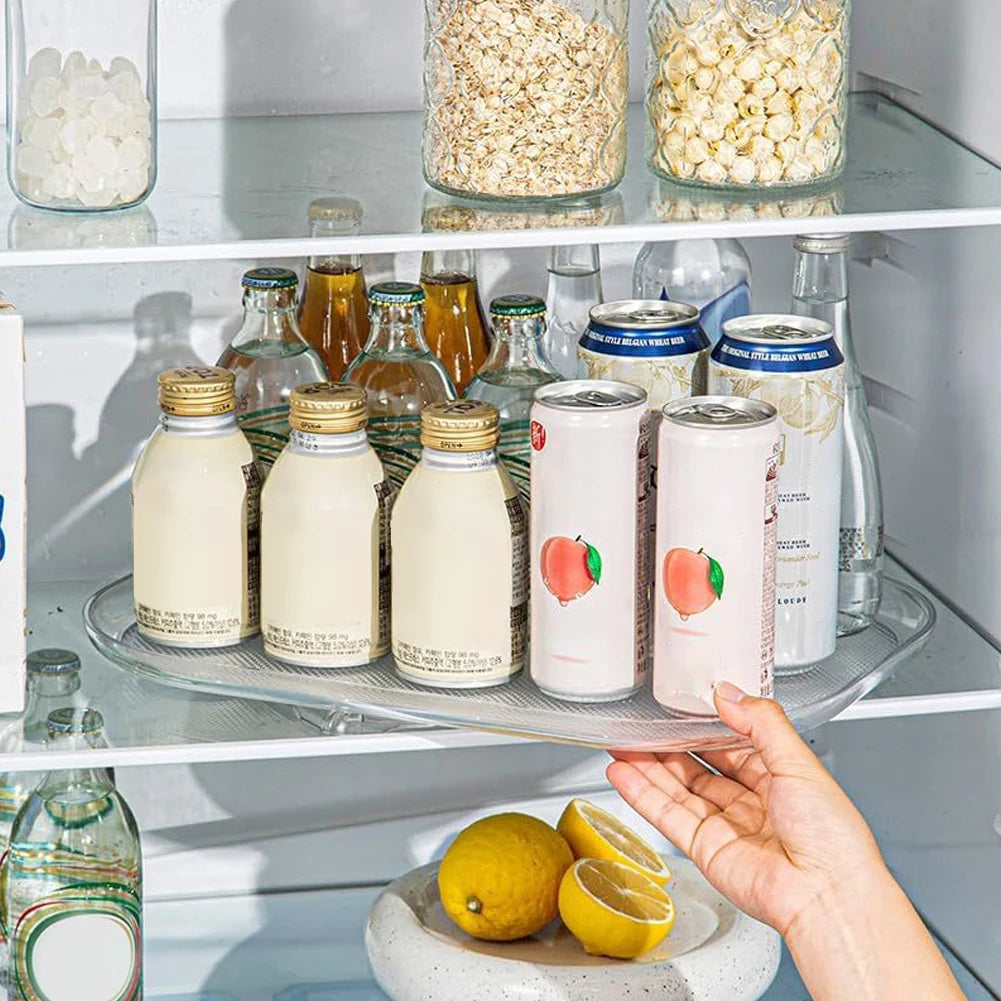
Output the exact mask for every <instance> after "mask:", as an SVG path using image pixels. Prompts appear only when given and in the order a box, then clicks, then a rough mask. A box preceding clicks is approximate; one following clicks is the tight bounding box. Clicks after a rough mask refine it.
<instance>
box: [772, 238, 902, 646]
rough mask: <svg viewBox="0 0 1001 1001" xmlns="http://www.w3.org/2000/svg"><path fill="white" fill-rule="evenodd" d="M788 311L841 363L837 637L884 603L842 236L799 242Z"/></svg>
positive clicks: (874, 478) (878, 497)
mask: <svg viewBox="0 0 1001 1001" xmlns="http://www.w3.org/2000/svg"><path fill="white" fill-rule="evenodd" d="M795 248H796V271H795V277H794V280H793V299H792V311H793V312H794V313H795V314H797V315H798V316H811V317H814V318H815V319H818V320H825V321H826V322H828V323H829V324H831V326H832V327H833V328H834V339H835V341H836V342H837V345H838V347H839V348H840V349H841V353H842V354H843V355H844V357H845V424H844V427H845V430H844V435H845V443H844V461H843V466H842V473H841V535H840V546H839V554H838V634H839V635H841V636H849V635H851V634H852V633H857V632H861V631H862V630H863V629H865V628H866V627H867V626H869V625H871V624H872V622H873V620H874V619H875V618H876V614H877V612H878V611H879V603H880V600H881V599H882V596H883V494H882V488H881V485H880V477H879V460H878V458H877V455H876V442H875V439H874V438H873V435H872V426H871V425H870V423H869V408H868V405H867V404H866V399H865V387H864V386H863V384H862V374H861V372H860V371H859V366H858V360H857V359H856V357H855V345H854V343H853V341H852V329H851V314H850V310H849V305H848V251H849V250H850V249H851V236H850V235H849V234H832V235H830V236H800V237H797V238H796V241H795Z"/></svg>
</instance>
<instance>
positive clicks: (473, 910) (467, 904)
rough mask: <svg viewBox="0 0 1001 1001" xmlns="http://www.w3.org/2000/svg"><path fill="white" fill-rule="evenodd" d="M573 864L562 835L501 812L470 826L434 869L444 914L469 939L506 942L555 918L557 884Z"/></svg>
mask: <svg viewBox="0 0 1001 1001" xmlns="http://www.w3.org/2000/svg"><path fill="white" fill-rule="evenodd" d="M572 864H573V852H571V851H570V846H569V845H568V844H567V843H566V841H565V840H564V839H563V837H562V836H561V835H560V834H558V833H557V832H556V831H555V830H553V828H552V827H550V826H549V825H548V824H546V823H544V822H543V821H541V820H539V819H537V818H536V817H529V816H527V815H526V814H524V813H500V814H497V816H495V817H485V818H484V819H483V820H478V821H476V823H475V824H471V825H470V826H469V827H467V828H466V829H465V830H464V831H462V832H461V833H460V834H459V836H458V837H457V838H456V839H455V841H453V842H452V844H451V846H450V847H449V849H448V851H447V852H445V857H444V858H443V859H442V860H441V866H440V867H439V869H438V892H439V894H440V895H441V902H442V906H443V907H444V908H445V913H446V914H447V915H448V916H449V917H450V918H451V919H452V920H453V921H454V922H455V923H456V924H457V925H458V926H459V927H460V928H461V929H462V930H463V931H464V932H466V933H467V934H469V935H472V936H473V938H482V939H487V940H488V941H491V942H510V941H513V940H514V939H516V938H524V937H525V936H526V935H534V934H535V933H536V932H538V931H541V930H542V929H543V928H545V927H546V925H547V924H549V922H550V921H553V920H554V919H555V918H556V916H557V915H558V914H559V893H560V881H561V880H562V879H563V874H564V873H565V872H566V871H567V869H569V868H570V866H571V865H572Z"/></svg>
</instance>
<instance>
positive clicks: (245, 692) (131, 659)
mask: <svg viewBox="0 0 1001 1001" xmlns="http://www.w3.org/2000/svg"><path fill="white" fill-rule="evenodd" d="M934 622H935V610H934V608H933V607H932V605H931V603H930V602H929V601H928V600H927V598H925V597H924V596H923V595H922V594H921V593H920V592H918V591H917V590H915V589H914V588H912V587H910V586H909V585H907V584H904V583H902V582H900V581H895V580H890V579H888V580H887V581H886V585H885V588H884V597H883V605H882V609H881V611H880V616H879V620H878V622H876V623H875V624H874V625H873V626H872V627H871V628H869V629H867V630H866V631H865V632H862V633H859V634H857V635H855V636H851V637H846V638H844V639H842V640H840V641H839V643H838V650H837V652H836V653H835V654H834V655H833V656H832V657H829V658H828V659H827V660H825V661H822V662H821V663H819V664H816V665H814V666H813V667H811V668H809V669H808V670H806V671H804V672H802V673H799V674H796V675H794V676H792V677H786V678H782V679H779V681H778V683H777V685H776V697H777V698H778V699H779V701H781V702H782V703H783V705H784V706H785V708H786V711H787V712H788V713H789V715H790V718H791V719H792V720H793V722H794V723H795V724H796V725H797V726H799V727H800V728H802V729H810V728H812V727H814V726H818V725H819V724H821V723H824V722H827V721H828V720H830V719H832V718H833V717H834V716H836V715H837V714H838V713H840V712H841V711H842V710H844V709H845V708H847V707H848V706H849V705H851V704H852V703H853V702H855V701H856V700H857V699H859V698H861V697H862V696H863V695H865V694H866V693H868V692H869V691H871V690H872V689H873V688H875V687H876V686H877V685H878V684H879V683H880V682H882V681H885V680H886V679H887V678H889V677H891V676H892V675H893V673H894V672H895V671H896V669H897V668H898V667H899V666H900V665H901V664H902V663H903V662H904V661H905V660H907V659H908V658H909V657H911V656H913V655H914V654H915V653H917V652H918V651H919V650H920V649H921V648H922V647H923V646H924V644H925V643H926V642H927V640H928V638H929V636H930V635H931V631H932V627H933V625H934ZM84 623H85V626H86V628H87V632H88V634H89V635H90V638H91V640H92V641H93V642H94V645H95V646H96V647H97V648H98V649H99V650H100V651H101V652H102V653H103V654H105V656H107V657H109V658H110V659H111V660H113V661H115V662H116V663H117V664H120V665H121V666H123V667H125V668H126V669H128V670H129V671H130V672H131V673H132V674H133V675H135V676H139V677H142V678H145V679H148V680H151V681H158V682H162V683H164V684H166V685H170V686H174V687H179V688H187V689H191V690H194V691H199V692H209V693H213V694H217V695H226V696H244V697H246V698H250V699H262V700H266V701H269V702H279V703H281V702H287V703H291V704H296V705H312V706H317V707H329V706H339V707H341V708H345V709H348V710H354V711H356V712H358V713H362V714H374V715H378V716H386V717H390V718H398V719H404V720H408V721H414V722H420V723H431V724H440V725H445V726H455V727H465V728H471V729H481V730H488V731H493V732H499V733H506V734H514V735H517V736H520V737H528V738H534V739H541V740H554V741H560V742H564V743H572V744H579V745H582V746H586V747H597V748H607V747H618V748H626V747H628V748H633V749H645V750H659V751H665V750H688V749H694V748H702V749H707V748H709V747H723V746H730V745H733V744H734V743H736V742H738V738H736V737H735V735H734V734H733V733H732V731H730V730H729V729H727V728H726V727H725V726H723V724H722V723H720V722H719V721H718V720H716V721H714V720H710V719H706V718H705V717H698V716H688V715H682V714H677V713H670V712H668V711H667V710H665V709H663V708H662V707H661V706H660V705H659V704H658V703H657V702H656V701H655V700H654V699H653V696H652V695H651V694H650V692H649V690H645V691H642V692H640V693H638V694H637V695H634V696H633V697H632V698H629V699H624V700H622V701H620V702H612V703H605V704H601V705H580V704H576V703H566V702H560V701H559V700H557V699H553V698H550V697H548V696H546V695H544V694H543V693H542V692H540V691H539V690H538V689H537V688H536V687H535V685H534V684H533V683H532V682H531V680H530V679H529V677H528V674H527V672H524V673H523V674H522V675H521V676H520V677H518V678H516V679H514V680H513V681H512V682H510V683H509V684H506V685H501V686H498V687H496V688H490V689H482V690H478V691H474V692H468V691H443V690H438V689H429V688H424V687H422V686H420V685H416V684H413V683H411V682H409V681H406V680H404V679H402V678H400V677H399V676H398V675H397V674H396V673H395V671H394V670H393V664H392V659H391V658H383V659H382V660H380V661H378V662H377V663H375V664H372V665H370V666H368V667H361V668H349V669H341V670H336V671H323V670H318V669H315V668H303V667H295V666H292V665H288V664H282V663H280V662H278V661H275V660H272V659H271V658H269V657H267V656H266V655H265V654H264V652H263V649H262V646H261V641H260V638H259V637H258V638H256V639H254V640H250V641H247V642H245V643H242V644H240V645H239V646H235V647H228V648H225V649H222V650H218V649H217V650H177V649H171V648H168V647H163V646H159V645H157V644H153V643H150V642H148V641H147V640H145V639H143V638H142V637H141V636H140V635H139V632H138V630H137V628H136V625H135V616H134V614H133V599H132V579H131V577H125V578H123V579H121V580H119V581H116V582H115V583H113V584H109V585H108V586H106V587H104V588H102V589H101V590H100V591H98V592H97V593H96V594H95V595H94V596H93V598H91V600H90V601H88V602H87V604H86V605H85V606H84Z"/></svg>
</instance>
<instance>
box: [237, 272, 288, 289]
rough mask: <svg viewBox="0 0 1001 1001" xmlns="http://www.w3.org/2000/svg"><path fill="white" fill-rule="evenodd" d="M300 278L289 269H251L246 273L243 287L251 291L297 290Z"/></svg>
mask: <svg viewBox="0 0 1001 1001" xmlns="http://www.w3.org/2000/svg"><path fill="white" fill-rule="evenodd" d="M298 284H299V276H298V275H297V274H296V273H295V272H294V271H290V270H289V269H288V268H251V270H250V271H247V272H245V273H244V276H243V287H244V288H249V289H277V288H296V287H297V286H298Z"/></svg>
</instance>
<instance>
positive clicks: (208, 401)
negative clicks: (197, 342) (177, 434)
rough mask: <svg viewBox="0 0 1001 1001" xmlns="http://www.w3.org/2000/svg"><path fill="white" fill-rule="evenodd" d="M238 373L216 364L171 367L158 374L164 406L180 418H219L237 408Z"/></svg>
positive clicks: (162, 405)
mask: <svg viewBox="0 0 1001 1001" xmlns="http://www.w3.org/2000/svg"><path fill="white" fill-rule="evenodd" d="M235 384H236V376H235V375H234V374H233V373H232V372H231V371H230V370H229V369H227V368H219V367H217V366H215V365H191V366H188V367H187V368H169V369H167V371H166V372H161V373H160V374H159V376H158V377H157V385H158V386H159V390H160V393H159V396H160V409H161V410H162V411H163V412H164V413H165V414H170V415H172V416H176V417H216V416H218V415H219V414H228V413H229V412H230V411H232V410H236V390H235Z"/></svg>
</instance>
